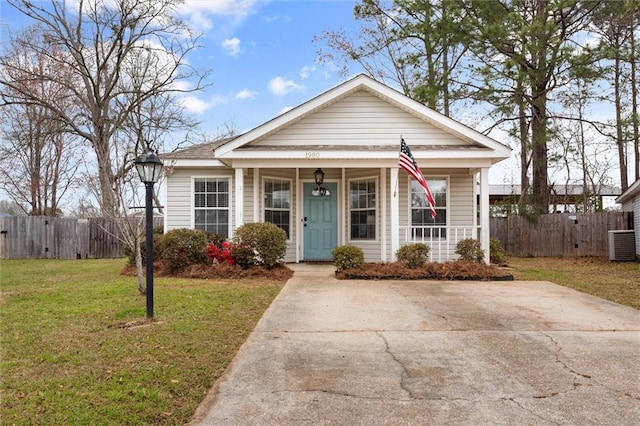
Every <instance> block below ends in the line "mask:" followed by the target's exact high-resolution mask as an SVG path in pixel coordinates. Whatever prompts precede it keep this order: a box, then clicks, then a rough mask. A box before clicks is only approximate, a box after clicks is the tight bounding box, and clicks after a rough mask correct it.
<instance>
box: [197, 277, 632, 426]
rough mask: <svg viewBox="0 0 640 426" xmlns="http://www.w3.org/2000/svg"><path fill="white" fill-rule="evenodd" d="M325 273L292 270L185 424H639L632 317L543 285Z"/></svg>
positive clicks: (620, 309) (608, 304)
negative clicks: (351, 278) (373, 278)
mask: <svg viewBox="0 0 640 426" xmlns="http://www.w3.org/2000/svg"><path fill="white" fill-rule="evenodd" d="M331 275H332V270H331V268H330V267H329V268H328V267H317V266H316V267H304V266H299V267H297V269H296V273H295V275H294V277H293V278H292V279H291V280H290V281H289V282H288V283H287V284H286V286H285V287H284V288H283V290H282V292H281V293H280V295H279V296H278V297H277V298H276V299H275V301H274V302H273V304H272V305H271V306H270V307H269V309H268V310H267V311H266V312H265V314H264V316H263V317H262V319H261V320H260V322H259V323H258V325H257V326H256V329H255V330H254V331H253V332H252V333H251V335H250V336H249V338H248V340H247V341H246V343H245V344H244V345H243V346H242V348H241V349H240V351H239V352H238V354H237V356H236V357H235V359H234V361H233V363H232V364H231V366H230V368H229V370H228V371H227V373H226V374H225V375H224V376H223V377H222V378H221V379H220V380H219V381H218V382H217V383H216V386H215V387H214V388H213V389H212V391H211V392H210V394H209V396H208V397H207V399H206V400H205V401H204V402H203V403H202V405H201V406H200V407H199V408H198V411H197V412H196V415H195V417H194V422H193V423H194V424H201V425H318V424H336V425H399V424H406V425H422V424H429V425H450V424H455V425H459V424H466V425H486V424H491V425H558V424H561V425H589V424H594V425H595V424H598V425H638V424H640V312H639V311H637V310H635V309H632V308H629V307H625V306H621V305H617V304H614V303H611V302H607V301H605V300H602V299H599V298H596V297H592V296H589V295H586V294H582V293H579V292H576V291H573V290H571V289H568V288H565V287H561V286H558V285H555V284H551V283H548V282H522V281H521V282H518V281H515V282H491V283H487V282H433V281H338V280H335V279H334V278H333V277H332V276H331ZM603 279H606V277H603Z"/></svg>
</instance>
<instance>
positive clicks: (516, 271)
mask: <svg viewBox="0 0 640 426" xmlns="http://www.w3.org/2000/svg"><path fill="white" fill-rule="evenodd" d="M509 266H510V267H511V268H513V275H514V278H515V279H516V280H536V281H551V282H553V283H556V284H560V285H563V286H566V287H571V288H573V289H576V290H578V291H582V292H584V293H589V294H592V295H594V296H598V297H601V298H603V299H606V300H610V301H612V302H616V303H620V304H622V305H627V306H631V307H632V308H635V309H640V263H638V262H610V261H609V259H608V258H602V257H531V258H525V257H510V258H509Z"/></svg>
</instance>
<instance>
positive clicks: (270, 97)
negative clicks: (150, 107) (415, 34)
mask: <svg viewBox="0 0 640 426" xmlns="http://www.w3.org/2000/svg"><path fill="white" fill-rule="evenodd" d="M355 3H356V2H355V1H351V0H315V1H310V0H307V1H302V0H298V1H292V0H290V1H283V0H281V1H254V0H243V1H232V0H230V1H226V0H224V1H223V0H217V1H204V0H200V1H191V2H188V3H187V5H188V7H189V9H186V10H185V14H184V15H183V17H184V18H185V19H186V20H187V21H189V22H190V23H191V25H192V26H193V27H195V28H196V29H197V30H198V31H200V32H202V33H203V34H204V37H203V39H202V44H203V45H204V48H203V49H201V50H200V51H198V53H197V54H196V55H193V57H192V58H190V60H192V61H193V63H194V65H200V66H202V67H205V68H209V69H211V70H212V75H211V78H210V83H212V86H211V87H209V88H207V89H206V92H205V93H201V94H198V95H197V99H191V100H190V101H189V102H186V103H185V106H187V107H188V108H189V109H190V110H192V111H193V112H194V113H195V114H196V116H197V117H198V118H199V119H200V120H201V121H203V124H204V127H205V128H207V129H211V131H213V132H215V130H216V129H217V128H224V127H225V126H228V125H232V126H233V127H235V128H236V130H238V131H240V132H243V131H246V130H249V129H251V128H253V127H255V126H257V125H259V124H262V123H263V122H265V121H267V120H270V119H271V118H273V117H275V116H277V115H279V114H280V113H282V112H284V111H286V110H288V109H291V108H293V107H295V106H297V105H299V104H301V103H303V102H305V101H307V100H308V99H310V98H312V97H314V96H316V95H318V94H320V93H322V92H324V91H326V90H327V89H329V88H331V87H333V86H335V85H337V84H339V83H340V82H341V81H342V80H341V79H340V78H339V77H338V75H337V72H336V70H335V69H334V67H332V66H331V65H321V64H319V63H317V61H316V52H317V50H318V49H319V48H320V45H318V44H314V43H313V41H312V40H313V38H314V36H320V35H321V34H322V31H323V30H338V29H341V28H344V29H346V30H347V31H355V27H356V22H355V20H354V18H353V7H354V5H355Z"/></svg>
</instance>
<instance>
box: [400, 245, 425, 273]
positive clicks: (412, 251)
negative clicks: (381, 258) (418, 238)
mask: <svg viewBox="0 0 640 426" xmlns="http://www.w3.org/2000/svg"><path fill="white" fill-rule="evenodd" d="M430 251H431V247H429V246H428V245H426V244H423V243H415V244H407V245H404V246H402V247H400V248H399V249H398V251H396V257H397V258H398V261H399V262H401V263H403V264H404V265H406V266H408V267H409V268H420V267H422V266H424V264H425V263H427V260H428V259H429V252H430Z"/></svg>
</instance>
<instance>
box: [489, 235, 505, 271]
mask: <svg viewBox="0 0 640 426" xmlns="http://www.w3.org/2000/svg"><path fill="white" fill-rule="evenodd" d="M489 257H490V258H491V263H497V264H498V265H503V264H505V263H507V259H508V258H507V253H506V252H505V251H504V248H502V244H500V240H497V239H495V238H492V239H491V240H489Z"/></svg>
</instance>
